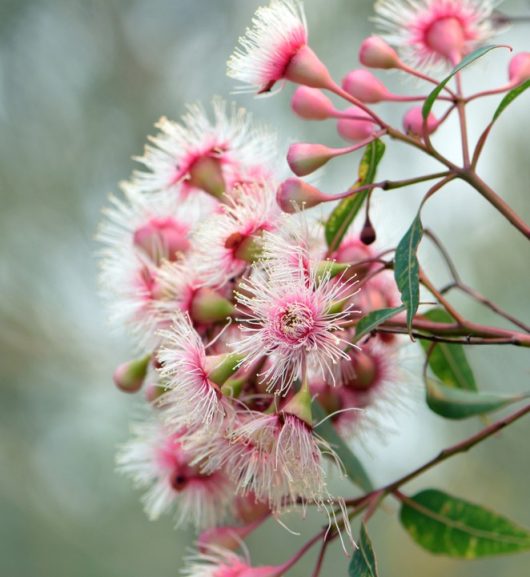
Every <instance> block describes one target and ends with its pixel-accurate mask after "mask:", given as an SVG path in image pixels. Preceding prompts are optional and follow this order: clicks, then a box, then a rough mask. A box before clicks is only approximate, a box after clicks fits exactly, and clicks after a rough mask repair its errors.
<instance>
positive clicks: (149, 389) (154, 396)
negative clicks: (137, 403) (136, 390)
mask: <svg viewBox="0 0 530 577" xmlns="http://www.w3.org/2000/svg"><path fill="white" fill-rule="evenodd" d="M166 390H167V389H166V388H165V387H164V386H162V385H161V384H159V383H149V384H148V385H147V386H146V387H145V400H146V401H147V402H148V403H155V402H156V401H157V400H158V399H159V398H160V397H161V396H162V395H163V394H164V393H165V392H166Z"/></svg>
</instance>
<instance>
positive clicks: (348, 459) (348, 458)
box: [312, 401, 374, 492]
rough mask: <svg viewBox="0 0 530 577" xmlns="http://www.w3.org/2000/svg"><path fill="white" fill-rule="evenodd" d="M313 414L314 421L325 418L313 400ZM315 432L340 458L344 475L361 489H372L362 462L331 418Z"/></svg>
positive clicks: (316, 402)
mask: <svg viewBox="0 0 530 577" xmlns="http://www.w3.org/2000/svg"><path fill="white" fill-rule="evenodd" d="M312 409H313V416H314V418H315V420H316V422H317V423H318V422H320V421H322V420H323V419H325V418H326V416H327V414H326V411H324V409H323V408H322V405H321V404H320V403H319V402H318V401H315V402H314V403H313V406H312ZM316 432H317V433H318V435H319V436H320V437H322V438H323V439H324V440H325V441H327V442H328V443H329V445H330V446H331V448H332V449H333V450H334V451H335V453H336V455H337V457H338V458H339V459H340V461H341V463H342V466H343V467H344V471H345V473H346V475H348V477H349V478H350V480H351V481H352V482H353V483H355V484H356V485H357V486H359V487H360V488H361V489H362V490H363V491H365V492H370V491H372V490H373V488H374V487H373V485H372V482H371V481H370V478H369V477H368V474H367V473H366V471H365V470H364V467H363V465H362V463H361V462H360V461H359V459H358V458H357V457H356V456H355V455H354V454H353V453H352V451H351V449H350V448H349V447H348V445H347V444H346V443H345V442H344V440H343V439H342V437H341V436H340V435H339V434H338V433H337V431H336V430H335V427H334V426H333V423H332V422H331V419H327V420H326V421H324V422H321V423H320V424H319V425H318V427H317V430H316Z"/></svg>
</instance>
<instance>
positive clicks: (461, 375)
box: [421, 308, 477, 391]
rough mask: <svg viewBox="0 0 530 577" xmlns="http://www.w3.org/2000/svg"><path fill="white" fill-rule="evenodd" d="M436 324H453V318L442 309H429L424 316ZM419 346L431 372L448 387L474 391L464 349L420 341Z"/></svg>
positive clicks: (451, 344) (474, 387)
mask: <svg viewBox="0 0 530 577" xmlns="http://www.w3.org/2000/svg"><path fill="white" fill-rule="evenodd" d="M423 316H424V317H426V318H427V319H429V320H431V321H433V322H436V323H447V324H451V323H454V319H453V317H452V316H451V315H450V314H449V313H448V312H447V311H445V310H444V309H441V308H436V309H431V310H430V311H428V312H426V313H425V314H424V315H423ZM421 346H422V347H423V348H424V349H425V351H426V352H427V351H428V350H429V349H431V352H430V355H429V366H430V367H431V369H432V372H433V373H434V374H435V375H436V376H437V377H438V378H439V379H440V380H441V381H442V382H443V383H444V384H445V385H447V386H448V387H455V388H457V389H466V390H469V391H476V390H477V384H476V382H475V377H474V375H473V371H472V370H471V367H470V366H469V363H468V362H467V358H466V354H465V352H464V347H463V346H462V345H459V344H453V343H434V344H433V343H430V342H428V341H423V340H422V341H421ZM431 347H432V348H431Z"/></svg>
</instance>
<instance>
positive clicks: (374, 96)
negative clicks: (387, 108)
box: [342, 68, 389, 104]
mask: <svg viewBox="0 0 530 577" xmlns="http://www.w3.org/2000/svg"><path fill="white" fill-rule="evenodd" d="M342 88H343V89H344V90H345V91H346V92H347V93H348V94H351V95H352V96H353V97H354V98H357V99H358V100H360V101H361V102H368V103H372V104H375V103H376V102H381V101H382V100H385V99H386V97H387V96H388V94H389V92H388V90H387V88H386V86H385V85H384V84H383V83H382V82H381V81H380V80H379V79H378V78H376V77H375V76H374V75H373V74H372V73H371V72H369V71H368V70H363V69H362V68H359V69H358V70H352V71H351V72H348V74H347V75H346V76H345V77H344V78H343V80H342Z"/></svg>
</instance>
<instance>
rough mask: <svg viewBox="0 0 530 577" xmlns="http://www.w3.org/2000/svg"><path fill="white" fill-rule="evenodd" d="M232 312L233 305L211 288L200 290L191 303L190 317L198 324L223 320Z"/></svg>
mask: <svg viewBox="0 0 530 577" xmlns="http://www.w3.org/2000/svg"><path fill="white" fill-rule="evenodd" d="M233 312H234V305H233V304H232V303H231V302H230V301H229V300H228V299H225V298H224V297H223V296H221V295H220V294H219V293H218V292H217V291H215V290H213V289H211V288H200V289H199V290H198V291H197V292H196V293H195V295H194V296H193V300H192V302H191V307H190V316H191V318H192V320H193V321H195V322H198V323H215V322H219V321H223V320H225V319H226V318H227V317H229V316H230V315H231V314H232V313H233Z"/></svg>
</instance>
